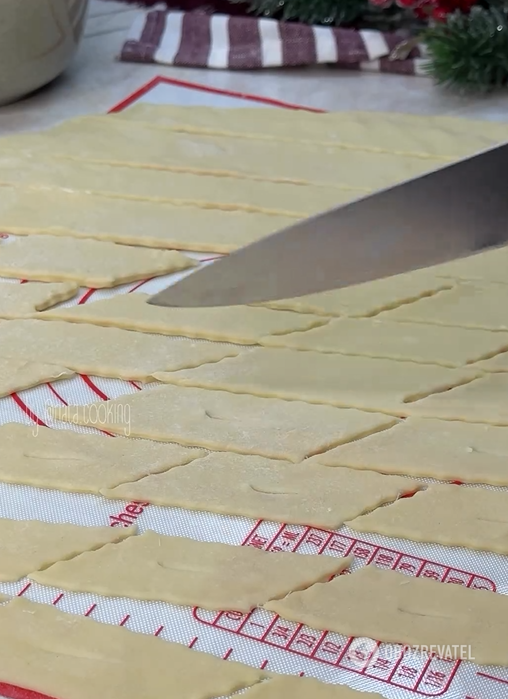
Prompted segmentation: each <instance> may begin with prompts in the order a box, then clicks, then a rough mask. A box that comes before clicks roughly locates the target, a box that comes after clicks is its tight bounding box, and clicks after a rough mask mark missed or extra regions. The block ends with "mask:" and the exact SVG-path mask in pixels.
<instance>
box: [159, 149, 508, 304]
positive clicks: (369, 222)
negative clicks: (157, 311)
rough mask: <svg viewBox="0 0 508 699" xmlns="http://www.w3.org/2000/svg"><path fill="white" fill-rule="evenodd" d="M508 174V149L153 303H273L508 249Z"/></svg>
mask: <svg viewBox="0 0 508 699" xmlns="http://www.w3.org/2000/svg"><path fill="white" fill-rule="evenodd" d="M507 175H508V144H504V145H502V146H496V147H494V148H491V149H489V150H487V151H484V152H482V153H480V154H479V155H475V156H472V157H469V158H465V159H464V160H461V161H459V162H457V163H453V164H451V165H449V166H446V167H444V168H442V169H440V170H437V171H434V172H431V173H428V174H425V175H423V176H420V177H417V178H415V179H413V180H409V181H407V182H404V183H403V184H400V185H397V186H395V187H391V188H389V189H385V190H382V191H380V192H377V193H375V194H373V195H370V196H367V197H365V198H362V199H360V200H357V201H355V202H352V203H350V204H345V205H343V206H340V207H338V208H336V209H333V210H332V211H329V212H326V213H324V214H321V215H319V216H316V217H314V218H310V219H307V220H305V221H301V222H299V223H297V224H296V225H294V226H291V227H289V228H286V229H284V230H282V231H279V232H277V233H275V234H273V235H271V236H268V237H266V238H263V239H262V240H260V241H258V242H256V243H253V244H251V245H248V246H246V247H244V248H241V249H240V250H237V251H235V252H234V253H232V254H231V255H229V257H223V258H221V259H219V260H218V261H216V262H213V263H212V264H210V265H208V266H206V267H202V268H201V269H199V270H198V271H196V272H194V273H192V274H190V275H189V276H187V277H185V278H184V279H182V280H181V281H178V282H177V283H176V284H174V285H173V286H170V287H168V288H167V289H165V290H164V291H162V292H160V293H158V294H156V295H155V296H153V297H152V298H151V299H150V300H149V301H148V303H150V304H154V305H158V306H180V307H197V306H201V307H206V306H231V305H240V304H251V303H260V302H265V301H274V300H278V299H283V298H292V297H297V296H303V295H305V294H311V293H316V292H321V291H328V290H330V289H338V288H342V287H345V286H351V285H354V284H360V283H362V282H368V281H372V280H375V279H381V278H384V277H390V276H392V275H395V274H400V273H403V272H409V271H412V270H415V269H421V268H424V267H429V266H432V265H435V264H440V263H443V262H448V261H450V260H454V259H456V258H459V257H464V256H468V255H471V254H474V253H475V252H478V251H480V250H485V249H486V248H489V247H497V246H500V245H503V244H506V243H508V192H507V190H506V184H505V183H506V177H507ZM295 191H297V188H296V187H295ZM506 271H507V280H508V269H507V270H506Z"/></svg>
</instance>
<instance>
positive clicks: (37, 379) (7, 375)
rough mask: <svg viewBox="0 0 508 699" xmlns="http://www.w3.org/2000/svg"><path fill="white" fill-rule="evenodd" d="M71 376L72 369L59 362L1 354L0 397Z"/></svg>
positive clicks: (72, 374)
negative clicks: (31, 360) (48, 362)
mask: <svg viewBox="0 0 508 699" xmlns="http://www.w3.org/2000/svg"><path fill="white" fill-rule="evenodd" d="M9 322H13V321H9ZM4 327H5V324H4V323H0V330H1V329H3V328H4ZM0 352H1V348H0ZM71 376H74V372H73V371H72V370H71V369H67V368H65V367H63V366H58V364H43V363H41V362H38V361H34V362H27V361H26V360H24V359H18V358H16V357H1V356H0V398H2V397H3V396H8V395H10V394H11V393H17V392H18V391H24V390H25V389H26V388H33V387H34V386H40V385H41V384H43V383H47V382H48V381H58V380H60V379H69V378H71Z"/></svg>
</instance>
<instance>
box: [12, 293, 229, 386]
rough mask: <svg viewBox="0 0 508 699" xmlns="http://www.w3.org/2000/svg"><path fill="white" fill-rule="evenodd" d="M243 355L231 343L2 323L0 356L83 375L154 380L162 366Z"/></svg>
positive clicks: (96, 328) (55, 324) (58, 324)
mask: <svg viewBox="0 0 508 699" xmlns="http://www.w3.org/2000/svg"><path fill="white" fill-rule="evenodd" d="M126 298H127V299H129V297H128V296H127V297H126ZM240 351H242V350H241V348H240V347H233V346H232V345H221V344H218V343H211V342H195V341H193V340H189V339H187V338H169V337H162V336H160V335H145V334H142V333H134V332H129V331H128V330H120V329H118V328H102V327H99V326H95V325H78V324H77V323H64V322H51V323H50V322H46V321H43V320H33V319H32V320H12V321H9V322H8V323H0V354H3V355H4V356H6V357H12V358H13V359H14V358H15V357H17V358H18V361H19V360H25V361H31V362H34V363H35V362H37V361H38V360H41V361H45V362H48V363H49V362H55V363H56V362H58V363H59V364H62V365H65V366H67V367H68V368H69V369H71V370H73V371H76V372H77V373H79V374H91V375H92V376H106V377H112V378H119V379H125V380H132V381H135V380H137V381H142V382H150V381H153V374H154V373H155V372H156V371H157V370H160V369H161V368H162V367H166V368H167V369H169V370H171V371H174V370H176V369H181V368H183V367H190V366H194V367H197V366H199V365H200V364H203V363H204V362H217V361H219V360H220V359H223V358H224V357H232V356H233V357H234V356H236V355H237V354H238V353H239V352H240Z"/></svg>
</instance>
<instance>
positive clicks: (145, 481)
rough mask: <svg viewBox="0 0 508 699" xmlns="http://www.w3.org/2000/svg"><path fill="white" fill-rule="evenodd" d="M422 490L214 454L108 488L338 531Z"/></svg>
mask: <svg viewBox="0 0 508 699" xmlns="http://www.w3.org/2000/svg"><path fill="white" fill-rule="evenodd" d="M0 436H1V432H0ZM0 446H1V441H0ZM0 478H1V473H0ZM417 487H418V484H417V483H415V482H414V481H411V480H409V479H407V478H398V477H396V476H382V475H380V474H379V473H374V472H372V471H370V472H367V471H365V472H361V471H354V470H353V469H349V468H328V467H326V466H319V465H317V464H314V465H311V464H308V463H306V462H304V463H302V464H292V463H287V462H284V461H272V460H269V459H264V458H261V457H259V456H243V455H240V454H218V453H214V454H210V455H208V456H206V457H205V458H204V459H198V460H197V461H194V462H193V463H189V464H188V465H187V466H180V467H179V468H175V469H172V470H171V471H167V472H165V473H160V474H156V475H152V476H148V477H147V478H142V479H141V480H137V481H136V482H135V483H125V484H124V485H120V486H118V487H117V488H113V489H112V490H103V491H102V493H103V495H105V496H106V497H108V498H113V499H118V500H130V501H139V502H150V503H153V504H155V505H162V506H168V507H184V508H186V509H190V510H204V511H209V512H218V513H220V514H227V515H238V516H240V517H249V518H251V519H256V520H258V519H264V520H269V521H274V522H283V523H286V524H306V525H310V526H315V527H324V528H328V529H338V528H339V527H340V526H342V524H343V523H344V521H345V520H347V519H351V518H353V517H356V516H358V515H360V514H363V513H364V512H367V511H369V510H372V509H374V508H375V507H379V506H380V505H382V504H384V503H387V502H393V501H394V500H397V498H399V497H401V496H403V495H405V494H407V493H412V492H414V491H415V489H416V488H417Z"/></svg>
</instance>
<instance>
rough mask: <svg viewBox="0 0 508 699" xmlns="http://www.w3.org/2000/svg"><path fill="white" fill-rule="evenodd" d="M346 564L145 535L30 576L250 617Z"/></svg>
mask: <svg viewBox="0 0 508 699" xmlns="http://www.w3.org/2000/svg"><path fill="white" fill-rule="evenodd" d="M349 563H350V559H348V558H335V557H331V556H312V555H301V554H298V553H285V552H284V553H268V552H267V551H261V550H259V549H256V548H253V547H251V546H230V545H228V544H215V543H204V542H202V541H195V540H194V539H184V538H183V537H171V536H161V535H159V534H156V533H155V532H152V531H147V532H145V533H144V534H142V535H141V536H135V537H131V538H130V540H126V541H125V542H123V543H122V545H121V546H116V545H111V546H104V547H102V549H99V550H98V551H95V552H91V553H88V554H83V555H82V556H78V557H77V558H74V559H73V560H71V561H65V562H62V563H57V564H55V565H53V566H51V568H47V569H46V570H43V571H40V572H36V573H34V574H33V575H31V576H30V578H31V579H32V580H35V581H36V582H38V583H41V584H42V585H49V586H51V587H58V588H62V589H64V590H72V591H74V592H93V593H95V594H98V595H104V596H111V597H130V598H131V599H139V600H146V601H160V602H169V603H170V604H178V605H185V606H191V607H194V606H197V607H201V608H203V609H210V610H232V611H239V612H249V611H251V610H252V609H254V608H255V607H259V606H261V605H262V604H263V603H264V602H267V601H268V600H270V599H274V598H280V597H284V596H285V595H287V594H288V593H289V592H291V591H292V590H301V589H304V588H306V587H308V586H309V585H313V584H314V583H316V582H319V581H323V580H327V579H328V578H330V577H331V576H332V575H336V574H337V573H340V572H341V571H342V570H344V569H345V568H347V566H348V565H349Z"/></svg>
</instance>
